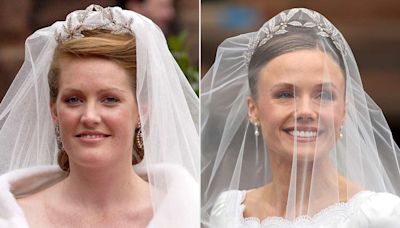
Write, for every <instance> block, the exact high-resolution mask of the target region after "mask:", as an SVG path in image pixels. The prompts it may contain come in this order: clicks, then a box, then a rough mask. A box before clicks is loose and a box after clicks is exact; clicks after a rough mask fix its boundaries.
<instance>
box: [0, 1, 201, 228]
mask: <svg viewBox="0 0 400 228" xmlns="http://www.w3.org/2000/svg"><path fill="white" fill-rule="evenodd" d="M91 29H106V30H111V32H112V33H121V32H130V33H133V34H134V36H135V40H136V56H137V57H136V58H137V59H136V60H137V61H136V63H137V72H136V76H137V84H136V100H137V104H138V110H139V116H140V121H141V128H142V132H143V143H144V148H145V152H144V153H145V156H144V160H142V161H141V162H140V163H139V164H138V165H136V166H137V167H135V169H137V170H142V171H141V172H142V173H146V180H147V181H148V182H149V184H150V193H151V196H152V202H151V203H152V206H153V210H154V213H153V218H152V220H151V222H150V224H149V227H198V226H199V224H200V222H199V220H200V218H199V214H200V212H199V208H200V206H199V204H200V198H199V188H198V185H199V182H200V180H199V179H200V167H199V164H200V148H199V147H200V146H199V135H198V109H199V107H198V106H199V102H198V97H197V96H196V94H195V93H194V91H193V89H192V88H191V86H190V84H189V82H188V81H187V79H186V77H185V75H184V74H183V73H182V71H181V69H180V68H179V66H178V64H177V63H176V61H175V59H174V58H173V56H172V54H171V52H170V51H169V49H168V46H167V43H166V40H165V37H164V34H163V33H162V31H161V30H160V29H159V27H158V26H157V25H155V24H154V23H153V22H152V21H151V20H150V19H148V18H146V17H144V16H142V15H140V14H137V13H135V12H133V11H128V10H122V9H121V8H119V7H108V8H102V7H100V6H97V5H91V6H89V7H88V8H87V9H86V10H77V11H74V12H72V13H70V14H69V15H68V16H67V18H66V20H65V21H59V22H55V23H54V24H53V25H51V26H49V27H46V28H43V29H40V30H38V31H36V32H35V33H33V34H32V35H31V36H30V37H28V39H27V40H26V43H25V61H24V63H23V65H22V67H21V69H20V71H19V72H18V74H17V76H16V77H15V79H14V81H13V83H12V85H11V86H10V88H9V90H8V91H7V94H6V95H5V97H4V98H3V100H2V102H1V104H0V174H4V173H7V172H11V171H13V170H16V169H21V168H29V167H36V166H42V165H52V164H56V157H57V151H58V149H57V144H56V136H55V133H54V132H55V130H54V129H55V128H54V125H53V122H52V119H51V115H50V109H49V88H48V72H49V68H50V64H51V62H52V58H53V53H54V50H55V48H56V46H57V45H58V41H62V40H68V39H71V38H72V39H79V38H80V37H81V36H82V35H81V34H80V32H81V31H82V30H91ZM157 167H164V168H163V170H164V171H165V172H161V171H160V172H158V171H157V172H153V171H150V170H151V169H158V168H157ZM165 169H167V170H165ZM189 196H190V197H189ZM189 198H191V199H190V200H189ZM2 203H3V202H1V204H2ZM0 207H1V206H0ZM18 210H19V209H18ZM18 210H16V211H18ZM2 212H3V210H2V211H1V212H0V213H2ZM0 217H8V216H7V215H6V214H5V215H3V214H2V215H0Z"/></svg>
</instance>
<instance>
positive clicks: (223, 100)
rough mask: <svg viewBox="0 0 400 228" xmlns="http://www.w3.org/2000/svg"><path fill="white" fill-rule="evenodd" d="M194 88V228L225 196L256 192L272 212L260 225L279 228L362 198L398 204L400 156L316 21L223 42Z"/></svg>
mask: <svg viewBox="0 0 400 228" xmlns="http://www.w3.org/2000/svg"><path fill="white" fill-rule="evenodd" d="M285 40H286V41H285ZM285 42H286V44H285ZM282 44H283V45H282ZM265 63H267V64H265ZM249 78H251V79H250V82H249ZM343 79H344V80H343ZM249 83H250V84H249ZM341 83H342V84H341ZM341 86H343V89H341V88H340V87H341ZM201 88H202V90H201V148H202V161H201V163H202V165H201V166H202V173H201V187H202V189H201V191H202V194H201V196H202V224H203V225H205V226H207V227H208V226H210V227H211V226H212V225H211V224H210V215H211V214H212V211H213V210H215V211H217V210H218V208H215V207H214V205H215V202H216V201H217V199H218V197H220V196H221V194H223V192H227V191H229V190H245V191H247V192H250V193H251V192H252V191H257V189H262V191H263V192H264V193H265V194H264V195H265V196H266V197H267V202H268V203H269V205H268V206H269V207H270V208H275V209H276V208H279V209H276V210H275V211H273V210H272V211H271V210H270V213H269V214H267V215H266V216H270V217H281V218H283V219H286V220H294V219H296V218H298V217H299V216H303V217H304V216H305V217H312V216H314V215H316V214H318V213H320V212H321V211H323V209H325V208H328V207H329V206H330V205H335V204H337V203H345V202H348V201H349V200H351V199H352V197H355V195H357V194H358V193H359V192H362V191H373V192H389V193H393V194H395V195H399V194H400V172H399V171H400V169H399V159H398V154H399V147H398V146H397V144H396V143H395V142H394V140H393V137H392V133H391V131H390V129H389V126H388V124H387V122H386V120H385V117H384V115H383V113H382V111H381V109H380V108H379V107H378V106H377V105H376V104H375V103H374V101H373V100H372V99H371V98H370V97H369V96H368V95H367V93H366V92H365V91H364V89H363V85H362V82H361V77H360V73H359V70H358V67H357V64H356V61H355V59H354V56H353V54H352V51H351V49H350V47H349V45H348V44H347V42H346V41H345V39H344V38H343V36H342V34H341V33H340V32H339V31H338V30H337V29H336V28H335V27H334V26H333V25H332V24H331V23H330V22H329V21H328V20H327V19H326V18H325V17H323V16H322V15H320V14H319V13H317V12H314V11H312V10H308V9H303V8H298V9H297V8H296V9H290V10H286V11H283V12H281V13H280V14H278V15H276V16H275V17H273V18H272V19H270V20H269V21H267V22H266V23H265V24H264V25H263V26H262V27H261V28H260V29H259V30H258V31H256V32H251V33H247V34H242V35H239V36H235V37H231V38H228V39H226V40H225V41H224V42H223V43H222V44H221V45H220V46H219V47H218V50H217V54H216V57H215V62H214V64H213V66H212V67H211V69H210V70H209V71H208V72H207V74H206V75H205V77H204V78H203V80H202V82H201ZM249 100H251V101H253V104H255V105H253V106H251V105H249V102H250V103H251V101H249ZM274 191H280V192H279V193H278V194H276V192H274ZM250 193H249V194H250ZM268 196H270V197H271V196H281V197H280V198H274V199H273V200H271V199H270V198H268ZM242 200H243V199H242ZM263 202H264V201H263ZM249 203H251V202H250V201H249ZM239 204H240V202H239ZM260 204H261V202H260ZM253 205H254V202H253ZM240 206H241V210H242V212H243V210H244V208H245V206H244V205H240ZM258 206H259V207H260V208H266V207H267V205H258ZM213 207H214V208H213ZM246 207H247V206H246ZM229 219H230V218H226V221H228V220H229ZM227 223H229V222H227Z"/></svg>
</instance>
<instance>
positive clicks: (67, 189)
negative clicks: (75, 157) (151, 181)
mask: <svg viewBox="0 0 400 228" xmlns="http://www.w3.org/2000/svg"><path fill="white" fill-rule="evenodd" d="M59 192H60V194H62V195H63V197H64V198H65V200H69V202H71V203H75V204H77V205H79V206H81V207H85V208H99V209H100V208H101V209H105V208H113V207H121V206H122V205H127V204H131V203H132V202H135V204H137V203H139V202H141V201H143V199H148V197H147V196H149V186H148V183H147V182H145V181H144V180H142V179H141V178H140V177H139V176H138V175H137V174H136V173H135V172H134V171H133V169H132V165H131V164H129V163H127V164H121V165H118V166H113V167H103V168H88V167H80V166H77V165H74V164H71V171H70V173H69V175H68V177H67V178H66V179H65V180H64V181H63V182H62V184H61V185H60V191H59ZM139 204H140V203H139ZM131 205H132V204H131Z"/></svg>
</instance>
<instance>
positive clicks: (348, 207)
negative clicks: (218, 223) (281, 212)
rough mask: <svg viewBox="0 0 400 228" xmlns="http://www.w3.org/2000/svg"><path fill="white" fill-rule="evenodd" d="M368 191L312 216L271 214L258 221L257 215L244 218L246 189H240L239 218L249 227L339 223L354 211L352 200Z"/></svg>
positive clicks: (292, 226)
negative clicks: (293, 216) (289, 218)
mask: <svg viewBox="0 0 400 228" xmlns="http://www.w3.org/2000/svg"><path fill="white" fill-rule="evenodd" d="M368 192H369V191H361V192H359V193H357V194H355V195H354V196H353V197H352V198H350V199H349V200H348V201H347V202H345V203H343V202H341V203H335V204H332V205H331V206H329V207H326V208H324V209H322V210H321V211H319V212H318V213H317V214H315V215H313V216H308V215H302V216H298V217H296V218H295V219H294V220H287V219H284V218H282V217H277V216H272V217H267V218H265V219H263V220H262V221H260V219H259V218H257V217H246V218H244V216H243V212H244V209H245V207H246V205H244V204H243V202H244V199H245V197H246V191H242V199H241V204H240V220H241V223H242V225H248V226H251V227H254V226H258V227H261V228H267V227H268V228H270V227H271V228H272V227H280V228H281V227H282V228H294V227H296V228H297V227H298V228H300V227H307V228H310V227H323V226H322V225H324V226H327V225H331V226H332V225H335V224H339V223H340V222H341V221H344V220H345V219H347V218H349V217H350V216H352V214H353V213H354V209H353V207H354V202H355V200H356V199H357V198H358V197H360V196H361V195H362V194H365V193H368Z"/></svg>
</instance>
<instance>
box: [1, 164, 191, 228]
mask: <svg viewBox="0 0 400 228" xmlns="http://www.w3.org/2000/svg"><path fill="white" fill-rule="evenodd" d="M134 170H135V172H136V173H137V174H138V175H139V176H141V177H142V178H143V179H146V178H147V173H146V171H147V170H148V173H150V175H161V174H163V175H164V176H165V177H166V178H168V180H169V181H170V183H172V184H171V186H170V189H169V191H179V194H180V196H181V197H182V198H181V199H182V201H181V202H175V205H177V206H178V207H183V205H182V204H188V205H196V203H197V199H196V198H195V197H193V196H194V195H196V192H197V191H198V189H197V188H198V185H197V184H196V182H195V181H194V180H193V178H192V177H191V176H190V174H189V173H188V172H187V171H186V170H185V169H183V168H182V167H180V166H178V165H173V164H159V165H153V166H151V167H149V168H148V169H146V168H145V167H144V166H141V165H135V166H134ZM63 178H65V172H63V171H62V170H61V169H60V168H59V166H58V165H47V166H37V167H31V168H25V169H18V170H14V171H11V172H8V173H6V174H4V175H1V176H0V228H28V227H29V225H28V221H27V220H26V218H25V215H24V212H23V210H22V209H21V207H20V206H19V205H18V203H17V200H16V198H21V197H24V196H26V195H30V194H33V193H35V192H38V191H41V190H43V189H45V188H48V187H50V186H51V185H54V184H55V183H57V182H59V181H61V180H62V179H63ZM182 181H183V182H182ZM180 183H185V186H181V185H180ZM168 203H171V202H170V201H168V199H165V200H163V201H162V202H161V205H160V207H161V208H162V207H163V206H164V204H168ZM195 212H196V208H193V211H190V212H188V213H190V214H194V213H195ZM156 219H157V218H154V217H153V219H152V220H151V221H150V223H149V224H148V226H147V227H149V228H157V227H159V226H158V225H155V224H154V223H155V222H154V220H156ZM166 227H171V226H166Z"/></svg>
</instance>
